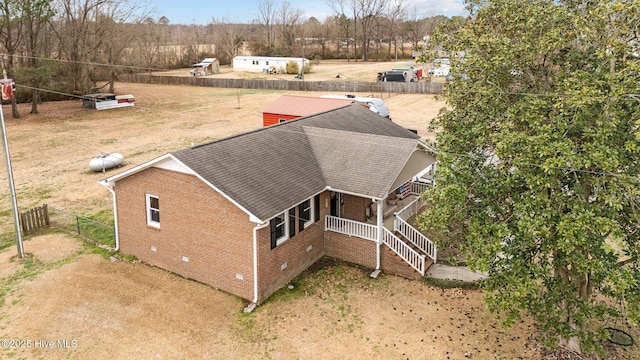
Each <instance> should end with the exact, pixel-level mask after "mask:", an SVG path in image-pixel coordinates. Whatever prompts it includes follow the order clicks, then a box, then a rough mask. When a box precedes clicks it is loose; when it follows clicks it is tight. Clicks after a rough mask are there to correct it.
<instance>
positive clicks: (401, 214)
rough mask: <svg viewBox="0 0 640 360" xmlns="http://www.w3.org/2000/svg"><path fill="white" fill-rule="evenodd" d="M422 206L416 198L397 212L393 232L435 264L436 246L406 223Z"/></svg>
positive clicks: (422, 203)
mask: <svg viewBox="0 0 640 360" xmlns="http://www.w3.org/2000/svg"><path fill="white" fill-rule="evenodd" d="M423 205H424V202H422V201H421V200H420V198H417V199H415V200H414V201H412V202H411V203H409V204H408V205H407V206H405V207H404V208H402V210H400V211H398V212H397V213H396V215H395V217H394V219H393V231H397V232H399V233H400V234H402V236H404V237H405V238H406V239H407V240H409V241H410V242H411V243H412V244H413V245H415V246H416V247H417V248H418V249H420V250H421V251H422V252H423V253H425V254H427V256H429V257H430V258H431V260H433V262H434V263H435V262H436V259H437V258H438V249H437V248H436V245H435V244H434V243H433V241H431V240H430V239H429V238H428V237H426V236H425V235H424V234H423V233H421V232H420V231H418V230H416V229H415V228H414V227H413V226H411V225H410V224H409V223H408V222H407V221H406V220H407V219H409V218H410V217H411V216H413V215H415V214H417V213H418V210H420V208H422V206H423Z"/></svg>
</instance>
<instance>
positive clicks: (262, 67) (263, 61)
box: [233, 56, 309, 72]
mask: <svg viewBox="0 0 640 360" xmlns="http://www.w3.org/2000/svg"><path fill="white" fill-rule="evenodd" d="M291 61H293V62H295V63H297V64H298V69H299V68H300V66H301V65H302V64H303V62H304V66H305V67H306V66H309V60H308V59H305V58H293V57H272V56H236V57H234V58H233V71H252V72H274V71H276V72H286V69H287V63H288V62H291Z"/></svg>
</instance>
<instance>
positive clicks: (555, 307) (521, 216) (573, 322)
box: [420, 0, 640, 352]
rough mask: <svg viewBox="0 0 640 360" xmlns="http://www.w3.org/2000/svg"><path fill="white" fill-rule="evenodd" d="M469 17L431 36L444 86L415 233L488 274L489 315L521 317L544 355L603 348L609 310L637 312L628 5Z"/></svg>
mask: <svg viewBox="0 0 640 360" xmlns="http://www.w3.org/2000/svg"><path fill="white" fill-rule="evenodd" d="M468 9H469V11H470V14H471V15H470V17H469V18H468V19H467V20H466V23H465V24H464V25H463V26H462V27H460V28H458V29H455V30H452V31H447V29H443V30H442V31H440V32H438V34H436V36H434V37H433V38H432V41H433V42H432V43H433V44H437V45H442V46H443V47H444V49H445V50H447V51H449V53H450V54H451V56H452V59H451V62H452V78H453V81H451V82H449V83H448V84H447V86H446V88H445V91H444V98H445V99H446V101H447V105H448V106H447V108H446V109H445V110H443V111H442V112H441V114H440V115H439V116H438V118H437V119H436V120H435V121H434V123H433V125H432V126H433V128H434V130H437V147H438V149H439V153H438V163H439V167H438V175H437V186H436V187H434V188H432V189H431V190H430V191H429V192H427V193H426V194H425V198H426V199H427V200H428V202H429V204H430V210H428V211H427V212H426V213H425V214H424V215H423V216H422V217H421V219H420V221H421V225H422V226H423V227H424V228H430V229H438V230H440V231H442V232H444V233H445V234H446V235H448V239H449V240H448V241H452V242H455V241H457V242H459V243H460V244H461V246H462V249H463V251H464V253H465V254H466V255H467V261H468V263H469V265H470V266H471V267H473V268H474V269H476V270H480V271H484V272H487V273H488V275H489V277H488V279H487V281H486V282H485V283H484V286H485V290H486V300H487V304H488V306H489V308H490V309H491V310H493V311H495V312H498V313H499V314H500V315H501V316H502V318H503V319H504V321H505V323H506V325H509V324H512V323H513V322H514V321H516V320H517V319H518V318H519V317H520V316H521V315H523V314H528V315H530V316H532V317H533V319H535V320H536V322H537V323H538V325H539V328H540V330H541V332H542V333H543V335H544V336H545V339H546V340H547V341H548V344H551V345H557V344H560V345H563V346H567V347H569V348H571V349H572V350H576V351H581V350H582V351H588V352H591V351H598V350H601V346H600V344H601V342H600V340H602V338H605V337H606V336H607V333H606V332H605V331H604V330H603V325H604V324H605V323H606V321H607V319H608V317H609V316H616V312H618V311H619V310H620V309H619V308H617V307H615V306H614V304H615V301H616V300H617V299H619V298H620V297H621V296H622V297H623V298H624V300H625V303H626V304H627V305H628V310H629V311H628V314H626V315H629V319H630V320H631V321H632V322H633V321H636V322H637V321H638V313H639V312H638V308H639V302H640V295H639V294H640V272H639V269H640V261H639V258H638V254H639V252H640V240H639V238H638V234H639V233H640V229H639V220H640V201H639V200H640V197H639V196H640V194H639V193H640V141H639V139H638V137H636V135H635V133H637V132H638V120H639V119H640V95H639V94H640V59H639V55H640V54H639V51H638V44H639V42H638V41H639V39H638V36H639V28H638V26H639V24H640V1H638V0H627V1H625V0H609V1H607V0H601V1H598V0H596V1H580V0H576V1H574V0H531V1H512V0H472V1H470V2H469V3H468ZM617 315H620V314H617ZM620 316H623V315H620ZM610 324H611V323H610ZM618 324H620V322H618Z"/></svg>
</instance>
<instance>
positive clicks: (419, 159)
mask: <svg viewBox="0 0 640 360" xmlns="http://www.w3.org/2000/svg"><path fill="white" fill-rule="evenodd" d="M435 162H436V157H435V155H434V154H433V153H432V152H431V151H429V149H428V148H426V147H425V146H423V144H422V143H418V145H416V149H415V150H414V151H413V153H412V154H411V156H409V158H407V161H406V162H405V164H404V166H403V167H402V170H401V171H400V173H399V174H398V176H397V177H396V179H395V181H394V182H393V184H392V185H391V188H390V189H389V193H391V192H393V191H395V190H396V189H397V188H399V187H400V186H401V185H402V184H404V183H406V182H408V181H410V180H411V179H413V178H414V177H415V176H417V175H418V174H420V173H421V172H423V171H424V169H426V168H428V167H429V166H430V165H432V164H433V163H435Z"/></svg>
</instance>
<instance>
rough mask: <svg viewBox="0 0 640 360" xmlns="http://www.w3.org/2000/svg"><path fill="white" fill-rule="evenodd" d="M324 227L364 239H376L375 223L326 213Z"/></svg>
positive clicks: (376, 229)
mask: <svg viewBox="0 0 640 360" xmlns="http://www.w3.org/2000/svg"><path fill="white" fill-rule="evenodd" d="M324 228H325V230H331V231H335V232H337V233H340V234H345V235H349V236H357V237H360V238H363V239H366V240H371V241H377V240H378V228H377V227H376V226H375V225H371V224H366V223H362V222H359V221H353V220H349V219H343V218H339V217H335V216H331V215H327V216H326V217H325V220H324Z"/></svg>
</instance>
